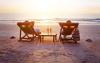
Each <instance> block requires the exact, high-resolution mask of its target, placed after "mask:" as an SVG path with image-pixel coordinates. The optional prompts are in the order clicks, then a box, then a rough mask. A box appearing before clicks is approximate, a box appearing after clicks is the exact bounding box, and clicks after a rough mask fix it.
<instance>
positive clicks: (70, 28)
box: [59, 22, 80, 43]
mask: <svg viewBox="0 0 100 63" xmlns="http://www.w3.org/2000/svg"><path fill="white" fill-rule="evenodd" d="M59 25H60V27H61V29H60V35H59V39H60V41H64V40H73V41H75V43H77V41H79V40H80V33H79V30H78V25H79V24H78V23H63V22H60V23H59ZM69 35H70V37H68V36H69Z"/></svg>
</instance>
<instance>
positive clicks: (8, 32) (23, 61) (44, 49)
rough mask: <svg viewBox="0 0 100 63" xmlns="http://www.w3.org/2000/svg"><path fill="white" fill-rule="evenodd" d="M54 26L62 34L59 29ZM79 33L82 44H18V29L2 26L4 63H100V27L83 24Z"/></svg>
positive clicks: (0, 41) (1, 62) (0, 49)
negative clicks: (12, 37)
mask: <svg viewBox="0 0 100 63" xmlns="http://www.w3.org/2000/svg"><path fill="white" fill-rule="evenodd" d="M52 27H53V28H52V29H53V32H54V31H55V33H57V34H59V26H55V27H54V26H52ZM79 30H80V35H81V40H80V41H79V43H78V44H74V43H64V44H63V43H61V42H60V41H57V42H55V43H54V42H52V40H51V39H52V38H50V40H46V41H44V42H41V43H40V42H39V41H38V40H35V41H32V42H18V38H19V28H18V26H17V25H16V24H6V23H5V24H0V63H100V25H79ZM42 31H43V30H42ZM11 36H15V38H14V39H10V37H11ZM87 39H91V40H92V41H86V40H87Z"/></svg>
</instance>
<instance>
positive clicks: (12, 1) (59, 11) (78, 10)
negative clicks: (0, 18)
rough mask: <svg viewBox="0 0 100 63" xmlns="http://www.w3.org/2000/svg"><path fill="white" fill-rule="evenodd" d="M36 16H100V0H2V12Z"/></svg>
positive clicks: (0, 7) (0, 3)
mask: <svg viewBox="0 0 100 63" xmlns="http://www.w3.org/2000/svg"><path fill="white" fill-rule="evenodd" d="M1 13H2V14H3V13H4V14H23V15H27V16H33V17H34V18H55V17H79V16H85V17H87V16H90V17H99V16H100V0H0V14H1Z"/></svg>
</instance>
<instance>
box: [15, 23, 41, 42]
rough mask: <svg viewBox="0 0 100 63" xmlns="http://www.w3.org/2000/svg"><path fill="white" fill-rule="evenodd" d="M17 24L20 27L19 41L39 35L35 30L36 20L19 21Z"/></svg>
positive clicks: (32, 38) (30, 39)
mask: <svg viewBox="0 0 100 63" xmlns="http://www.w3.org/2000/svg"><path fill="white" fill-rule="evenodd" d="M17 25H18V26H19V28H20V36H19V41H32V40H34V38H35V37H39V34H37V33H36V32H35V31H34V28H33V27H34V22H18V23H17ZM22 31H23V33H24V35H23V34H22ZM22 35H23V36H22Z"/></svg>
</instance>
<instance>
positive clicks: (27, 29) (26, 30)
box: [17, 22, 34, 34]
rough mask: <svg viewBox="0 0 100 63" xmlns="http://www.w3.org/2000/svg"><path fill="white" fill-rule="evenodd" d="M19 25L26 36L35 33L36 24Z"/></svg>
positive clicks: (21, 23)
mask: <svg viewBox="0 0 100 63" xmlns="http://www.w3.org/2000/svg"><path fill="white" fill-rule="evenodd" d="M17 25H18V26H19V28H20V29H21V30H22V31H23V32H24V33H25V34H33V33H34V28H33V26H34V22H18V23H17Z"/></svg>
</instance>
